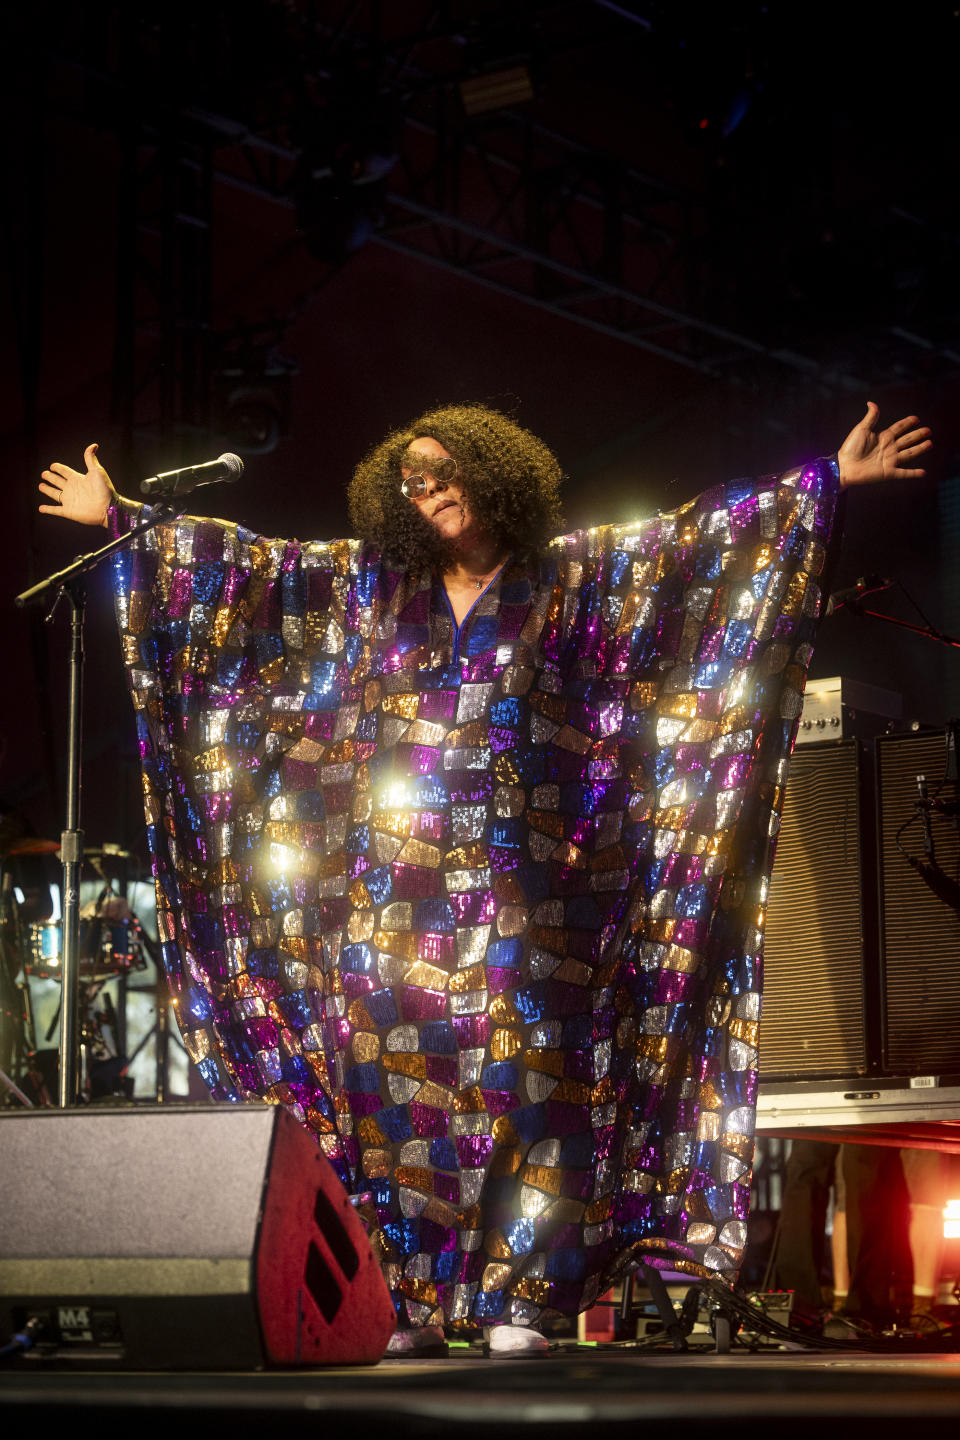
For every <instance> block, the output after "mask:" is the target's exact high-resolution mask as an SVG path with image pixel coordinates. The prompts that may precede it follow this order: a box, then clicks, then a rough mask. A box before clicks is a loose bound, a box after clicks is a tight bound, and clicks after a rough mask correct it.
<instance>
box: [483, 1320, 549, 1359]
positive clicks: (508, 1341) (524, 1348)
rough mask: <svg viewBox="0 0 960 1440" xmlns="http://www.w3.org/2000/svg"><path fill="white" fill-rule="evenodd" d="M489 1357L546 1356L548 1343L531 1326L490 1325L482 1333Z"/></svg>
mask: <svg viewBox="0 0 960 1440" xmlns="http://www.w3.org/2000/svg"><path fill="white" fill-rule="evenodd" d="M483 1338H484V1339H485V1340H486V1342H487V1345H488V1346H489V1348H490V1354H491V1355H519V1356H527V1355H548V1354H549V1353H550V1341H549V1340H546V1339H544V1337H543V1336H542V1335H541V1334H540V1331H539V1330H536V1329H534V1327H533V1326H532V1325H491V1326H490V1327H489V1328H488V1329H485V1330H484V1332H483Z"/></svg>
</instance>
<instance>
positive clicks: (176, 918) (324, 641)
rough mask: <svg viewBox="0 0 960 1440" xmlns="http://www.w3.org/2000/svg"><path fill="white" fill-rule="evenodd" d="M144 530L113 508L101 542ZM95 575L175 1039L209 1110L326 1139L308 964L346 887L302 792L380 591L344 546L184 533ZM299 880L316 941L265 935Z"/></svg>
mask: <svg viewBox="0 0 960 1440" xmlns="http://www.w3.org/2000/svg"><path fill="white" fill-rule="evenodd" d="M149 513H150V512H149V510H148V509H145V508H144V509H141V508H140V507H134V506H129V505H127V504H123V503H121V504H120V505H118V506H117V507H115V508H114V510H113V511H112V513H111V526H112V529H113V530H114V533H120V532H121V531H124V530H127V529H129V528H131V527H132V525H133V524H134V523H135V522H136V521H137V520H138V519H140V518H145V517H146V516H148V515H149ZM114 567H115V591H116V606H117V614H118V619H119V624H120V631H121V639H122V646H123V655H124V660H125V663H126V667H127V673H128V679H129V684H130V690H131V694H132V697H133V704H134V709H135V713H136V724H137V734H138V739H139V746H140V753H141V757H142V765H143V788H144V804H145V810H146V820H147V841H148V845H149V849H150V852H151V856H152V862H153V869H154V874H155V877H156V885H157V920H158V927H159V932H160V941H161V949H162V954H163V959H164V964H165V967H166V971H167V976H168V979H169V981H170V985H171V988H172V991H173V997H174V1004H175V1007H176V1016H177V1021H178V1024H179V1027H180V1031H181V1034H182V1036H183V1039H184V1041H185V1043H186V1045H187V1049H188V1051H189V1053H190V1056H191V1058H192V1059H193V1060H194V1061H195V1062H196V1063H197V1064H198V1065H199V1068H200V1070H201V1073H202V1075H203V1078H204V1080H205V1081H206V1082H207V1084H208V1085H209V1086H210V1087H211V1090H212V1091H213V1094H214V1096H215V1097H216V1098H222V1099H231V1100H238V1099H243V1098H251V1097H253V1096H264V1097H266V1098H268V1099H272V1100H275V1101H281V1102H284V1103H287V1104H289V1105H290V1106H291V1107H292V1108H293V1109H294V1111H295V1112H296V1113H298V1114H299V1115H300V1117H301V1118H307V1109H312V1110H313V1114H312V1120H313V1123H314V1128H317V1129H327V1128H330V1126H331V1121H330V1119H329V1116H328V1115H321V1114H319V1113H317V1112H316V1106H317V1105H320V1106H321V1107H323V1106H324V1091H325V1090H326V1071H325V1067H324V1064H323V1060H322V1053H323V1047H322V1042H321V1035H320V1022H321V1021H322V1017H323V1006H322V996H321V991H322V982H321V980H320V978H319V971H318V970H317V968H316V964H315V963H314V962H315V961H316V958H317V952H318V951H319V948H320V946H321V943H322V942H321V939H320V935H321V933H322V931H323V929H324V927H325V925H329V924H330V923H333V924H336V923H337V921H338V919H339V916H338V915H335V916H334V918H333V920H332V921H331V918H330V916H329V915H328V914H326V913H325V912H324V903H325V901H326V902H329V904H332V905H333V906H334V908H335V906H336V900H337V897H338V895H340V894H342V892H343V890H344V888H345V884H346V881H345V877H343V876H342V875H338V874H323V873H322V872H323V868H324V867H323V862H322V857H323V855H324V853H325V852H326V851H327V850H329V849H330V848H333V849H335V848H336V846H333V847H331V846H330V843H329V842H330V838H331V837H330V833H329V832H330V831H331V829H333V830H337V829H338V828H339V829H342V828H343V824H342V822H341V821H340V819H339V818H338V817H337V816H335V815H330V814H328V813H326V812H325V810H324V806H323V804H322V798H321V797H319V796H318V793H317V791H316V790H315V789H314V788H313V786H314V784H315V782H316V778H317V775H318V773H319V772H320V770H321V767H323V766H324V765H325V764H326V765H327V766H328V768H329V764H330V759H331V756H333V761H334V764H336V762H337V758H338V757H337V754H336V752H337V748H338V745H340V746H341V748H342V747H343V746H347V747H349V746H350V744H351V743H352V742H351V740H350V736H351V735H352V732H353V728H354V725H355V722H356V717H357V712H358V709H359V704H358V700H357V695H358V690H357V685H356V683H355V681H356V677H357V672H358V670H360V669H362V665H361V664H360V662H361V659H362V657H363V656H364V655H365V654H367V653H368V651H369V645H370V640H371V635H372V632H373V629H374V619H373V617H374V613H375V601H377V600H379V598H381V592H382V590H383V586H384V584H386V585H387V589H388V591H389V589H390V586H391V581H390V580H389V577H387V578H386V579H385V577H384V574H383V572H382V570H381V567H380V564H379V559H378V557H377V555H376V554H375V553H374V554H367V553H365V552H364V551H363V549H362V547H361V546H360V545H359V544H358V543H357V542H354V541H335V542H331V543H327V544H308V545H301V544H300V543H298V542H296V541H288V540H276V539H267V538H263V537H260V536H256V535H254V534H252V533H250V532H249V531H246V530H244V529H243V528H241V527H238V526H236V525H232V524H228V523H226V522H223V521H213V520H199V519H192V518H189V517H188V518H182V519H180V520H178V521H176V522H169V523H165V524H162V525H160V526H159V527H158V528H157V529H156V530H154V531H151V532H149V533H148V534H146V535H145V536H143V537H141V538H140V539H138V541H137V543H136V545H135V547H134V548H133V549H131V550H128V551H124V552H121V553H120V554H118V556H117V557H116V558H115V561H114ZM388 599H389V595H388ZM340 764H341V766H342V768H344V769H345V770H346V769H349V768H350V767H349V765H345V764H344V759H343V757H341V758H340ZM288 851H293V852H295V855H296V863H295V864H294V865H292V866H291V865H289V864H287V863H286V860H287V858H288ZM311 868H312V870H313V872H314V874H313V877H312V878H313V881H314V887H313V888H314V896H315V897H316V896H317V895H318V893H319V902H318V904H317V905H316V906H315V907H314V912H313V915H312V929H313V931H315V932H316V933H315V934H312V935H309V936H308V935H305V934H304V927H303V925H302V924H301V925H300V926H298V927H296V928H297V929H298V931H299V933H298V934H296V935H294V934H290V935H289V936H280V935H278V933H277V929H278V927H277V922H276V916H277V914H278V912H280V911H282V910H284V909H285V908H287V907H288V906H289V905H292V904H293V903H294V893H293V892H294V891H295V890H296V888H297V886H298V884H299V885H301V886H302V885H303V884H304V883H305V880H306V878H307V877H306V875H305V873H304V872H305V871H306V870H309V869H311ZM288 891H289V892H290V893H289V894H288V893H287V892H288Z"/></svg>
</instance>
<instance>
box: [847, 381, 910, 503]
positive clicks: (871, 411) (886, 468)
mask: <svg viewBox="0 0 960 1440" xmlns="http://www.w3.org/2000/svg"><path fill="white" fill-rule="evenodd" d="M879 413H880V412H879V410H878V408H877V406H876V405H875V404H874V403H873V401H872V400H868V401H867V413H866V415H864V417H863V419H862V420H861V421H860V423H859V425H855V426H854V427H853V429H852V430H851V431H850V434H849V435H848V436H847V438H846V440H844V442H843V444H842V445H841V446H840V450H839V452H838V454H837V462H838V464H839V466H840V485H841V488H845V487H846V486H848V485H871V484H873V483H874V482H876V481H878V480H922V479H923V477H924V475H925V474H926V473H927V472H926V471H925V470H918V469H915V468H910V467H911V462H912V461H915V460H916V459H917V458H918V457H919V456H920V455H923V454H924V453H925V451H927V450H929V449H930V447H931V445H932V444H933V441H932V440H931V439H930V430H929V428H928V427H927V426H926V425H919V426H918V424H917V417H916V415H906V416H905V417H904V418H903V419H902V420H895V421H894V423H893V424H892V425H891V426H889V427H888V428H887V429H886V430H881V431H880V432H879V434H878V433H877V429H876V425H877V416H878V415H879Z"/></svg>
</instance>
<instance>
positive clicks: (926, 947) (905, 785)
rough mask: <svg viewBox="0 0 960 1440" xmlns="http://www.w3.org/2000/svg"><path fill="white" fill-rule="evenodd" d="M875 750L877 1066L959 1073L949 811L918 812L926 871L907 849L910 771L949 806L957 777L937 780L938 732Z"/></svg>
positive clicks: (912, 819)
mask: <svg viewBox="0 0 960 1440" xmlns="http://www.w3.org/2000/svg"><path fill="white" fill-rule="evenodd" d="M876 758H877V782H878V791H877V793H878V832H879V833H878V842H879V858H880V937H881V945H880V952H881V956H880V958H881V964H882V977H883V983H882V995H883V1017H882V1062H883V1066H884V1069H885V1070H887V1071H888V1072H890V1071H892V1072H893V1073H895V1074H899V1075H943V1074H945V1073H950V1072H953V1073H960V913H958V908H957V907H958V903H960V841H958V834H957V816H956V814H955V813H954V814H950V813H949V812H948V813H944V812H943V811H942V810H938V809H936V808H931V809H929V810H928V812H927V813H928V815H929V826H930V829H929V836H930V839H931V841H932V843H933V862H934V863H933V865H932V866H931V867H930V869H929V870H928V871H927V872H926V873H927V877H928V878H924V874H923V873H921V872H920V871H918V870H917V869H916V868H915V867H914V866H913V865H911V864H910V861H909V859H908V858H907V855H909V856H911V857H913V858H914V859H917V860H919V859H922V858H923V856H924V832H923V824H922V821H921V816H920V811H919V810H918V808H917V800H918V797H919V789H918V785H917V777H918V776H924V777H925V780H926V789H927V791H928V793H929V795H930V796H932V797H934V798H935V799H936V800H938V801H941V802H946V804H947V805H948V806H953V807H954V808H955V806H956V798H957V791H956V786H955V785H954V784H953V783H952V782H951V783H945V781H944V776H945V769H946V762H947V748H946V745H945V741H944V733H943V731H939V730H938V731H921V732H919V733H915V734H905V735H884V736H882V737H881V738H880V739H879V740H878V741H877V745H876ZM791 783H792V782H791ZM938 791H939V794H938ZM898 837H899V840H900V845H902V847H903V848H902V850H901V848H900V847H899V846H898V843H897V841H898ZM903 851H906V852H907V854H906V855H905V854H904V853H903ZM778 863H779V862H778Z"/></svg>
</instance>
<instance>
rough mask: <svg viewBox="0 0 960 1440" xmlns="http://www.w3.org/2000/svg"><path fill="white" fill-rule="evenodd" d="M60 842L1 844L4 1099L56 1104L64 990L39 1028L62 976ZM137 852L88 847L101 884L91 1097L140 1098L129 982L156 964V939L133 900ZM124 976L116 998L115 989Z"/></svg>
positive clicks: (94, 931) (88, 980)
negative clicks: (130, 884)
mask: <svg viewBox="0 0 960 1440" xmlns="http://www.w3.org/2000/svg"><path fill="white" fill-rule="evenodd" d="M58 850H59V845H58V844H57V842H56V841H52V840H39V839H34V838H31V837H23V836H20V837H16V838H7V839H6V843H2V844H0V867H2V874H3V879H2V884H0V1105H5V1104H15V1105H24V1104H26V1105H31V1106H35V1105H41V1106H42V1105H50V1104H56V1073H55V1065H56V1051H55V1050H51V1049H50V1048H49V1046H50V1042H51V1039H52V1037H53V1036H54V1032H55V1031H56V1029H57V1027H58V1025H59V1011H60V1003H59V994H57V996H56V1001H55V1014H54V1016H53V1019H52V1021H51V1022H50V1024H49V1026H48V1027H47V1028H46V1031H45V1033H44V1034H43V1035H42V1036H40V1035H38V1030H37V1020H36V1011H35V1004H34V993H35V991H36V990H37V989H38V988H40V989H44V988H45V989H46V990H50V989H51V988H52V987H51V986H50V983H49V982H54V987H55V986H56V985H58V984H59V982H60V980H61V962H62V957H63V924H62V920H61V918H60V906H59V890H58V888H57V886H56V884H55V883H53V882H52V881H51V878H50V873H49V872H50V868H51V860H54V859H56V856H57V852H58ZM130 859H131V857H130V852H129V851H126V850H123V849H121V848H120V847H119V846H117V845H104V846H102V847H100V848H97V849H88V850H85V852H84V856H83V871H82V877H81V884H82V886H83V888H84V889H85V890H87V891H94V890H96V892H97V893H96V897H95V898H91V899H90V900H88V901H87V903H86V904H85V905H83V907H82V909H81V912H80V966H79V1003H78V1014H79V1033H78V1039H79V1050H80V1054H79V1062H80V1063H79V1073H80V1094H81V1099H82V1100H84V1101H86V1102H89V1101H92V1100H102V1099H108V1098H116V1099H121V1100H122V1099H131V1098H132V1089H133V1082H132V1080H130V1079H129V1078H128V1075H127V1071H128V1069H129V1064H130V1062H129V1060H128V1058H127V1057H126V1056H125V1055H124V1053H123V1052H124V1048H125V1033H124V1031H125V1020H124V1017H125V1011H126V1003H125V1002H126V987H127V982H128V979H129V977H130V976H131V975H132V974H133V973H134V972H136V971H142V970H145V969H146V968H147V959H146V954H147V952H148V951H152V949H153V942H152V941H151V940H150V938H149V936H148V935H147V934H146V933H145V931H144V929H143V926H142V925H141V923H140V921H139V919H138V917H137V916H136V915H135V914H134V912H133V911H132V910H131V908H130V906H129V904H128V901H127V899H126V889H127V867H128V865H129V862H130ZM51 911H52V912H53V913H52V914H51V913H49V912H51ZM116 980H119V982H120V985H119V989H118V988H117V987H112V988H113V990H115V991H116V993H117V997H118V999H117V1003H115V1001H114V998H113V995H112V993H111V990H110V989H108V988H107V986H108V985H109V983H110V982H111V981H116ZM38 982H48V983H47V985H46V987H44V986H42V985H40V986H39V987H38ZM52 1067H53V1070H52V1073H51V1069H52Z"/></svg>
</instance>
